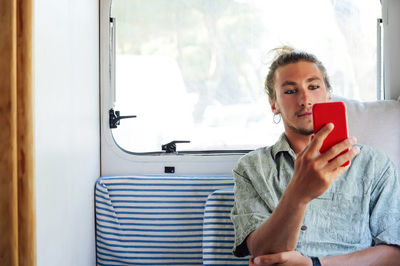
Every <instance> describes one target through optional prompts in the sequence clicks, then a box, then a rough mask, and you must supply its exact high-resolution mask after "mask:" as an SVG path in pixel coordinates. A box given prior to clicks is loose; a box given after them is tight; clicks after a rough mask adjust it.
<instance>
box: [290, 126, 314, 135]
mask: <svg viewBox="0 0 400 266" xmlns="http://www.w3.org/2000/svg"><path fill="white" fill-rule="evenodd" d="M288 127H289V128H290V129H291V130H293V132H295V133H297V134H300V135H303V136H310V135H312V134H313V133H314V129H307V128H297V127H294V126H292V125H288Z"/></svg>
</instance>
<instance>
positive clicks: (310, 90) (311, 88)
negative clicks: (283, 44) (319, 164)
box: [270, 61, 330, 135]
mask: <svg viewBox="0 0 400 266" xmlns="http://www.w3.org/2000/svg"><path fill="white" fill-rule="evenodd" d="M274 89H275V95H276V97H275V100H274V101H270V103H271V109H272V111H273V112H274V114H281V116H282V120H283V123H284V126H285V132H287V133H288V131H291V132H292V133H296V134H301V135H310V134H312V133H313V123H312V106H313V105H314V104H315V103H320V102H326V101H327V100H330V96H329V94H328V91H327V88H326V85H325V82H324V76H323V74H322V72H321V71H320V70H319V68H318V67H317V66H316V65H315V64H314V63H310V62H306V61H300V62H298V63H294V64H288V65H286V66H283V67H278V68H277V69H276V71H275V76H274ZM328 96H329V97H328Z"/></svg>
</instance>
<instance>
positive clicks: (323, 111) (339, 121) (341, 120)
mask: <svg viewBox="0 0 400 266" xmlns="http://www.w3.org/2000/svg"><path fill="white" fill-rule="evenodd" d="M312 114H313V123H314V133H317V132H318V131H319V130H320V129H321V128H322V127H323V126H324V125H326V124H328V123H333V124H334V126H335V127H334V128H333V130H332V132H331V133H329V135H328V136H327V137H326V139H325V141H324V142H323V144H322V147H321V149H320V150H319V151H320V152H321V153H323V152H324V151H326V150H327V149H329V148H330V147H332V146H333V145H335V144H337V143H339V142H341V141H343V140H345V139H347V138H348V137H349V133H348V130H347V114H346V105H345V104H344V102H326V103H316V104H314V105H313V109H312ZM348 150H349V149H346V150H344V151H342V152H341V153H340V154H339V155H341V154H343V153H345V152H347V151H348ZM339 155H338V156H339ZM336 157H337V156H336ZM336 157H335V158H336ZM335 158H333V159H335ZM333 159H332V160H333ZM349 164H350V161H347V162H345V163H344V164H343V165H342V166H347V165H349Z"/></svg>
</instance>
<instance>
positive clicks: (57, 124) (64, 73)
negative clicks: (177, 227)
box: [34, 0, 100, 266]
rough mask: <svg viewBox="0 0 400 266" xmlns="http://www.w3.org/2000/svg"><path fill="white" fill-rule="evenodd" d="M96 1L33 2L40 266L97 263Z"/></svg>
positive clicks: (97, 34)
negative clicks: (94, 195) (95, 211)
mask: <svg viewBox="0 0 400 266" xmlns="http://www.w3.org/2000/svg"><path fill="white" fill-rule="evenodd" d="M98 5H99V4H98V1H97V0H85V1H79V0H57V1H51V0H35V1H34V71H35V74H34V77H35V86H34V87H35V92H34V93H35V109H34V111H35V149H36V152H35V156H36V158H35V160H36V170H35V175H36V177H35V178H36V223H37V224H36V226H37V265H40V266H46V265H49V266H50V265H58V266H62V265H85V266H86V265H94V264H95V236H94V210H93V208H94V207H93V206H94V205H93V198H94V197H93V189H94V182H95V180H96V178H97V177H98V176H99V173H100V170H99V169H100V160H99V158H100V147H99V143H100V139H99V81H98V80H99V74H98V73H99V59H98V57H99V49H98V46H99V44H98V40H99V39H98V36H99V31H98V28H99V27H98V10H99V9H98Z"/></svg>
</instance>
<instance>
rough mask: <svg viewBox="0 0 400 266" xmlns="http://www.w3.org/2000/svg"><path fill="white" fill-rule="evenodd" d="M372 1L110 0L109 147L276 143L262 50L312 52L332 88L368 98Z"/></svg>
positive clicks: (372, 72)
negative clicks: (117, 120)
mask: <svg viewBox="0 0 400 266" xmlns="http://www.w3.org/2000/svg"><path fill="white" fill-rule="evenodd" d="M380 13H381V6H380V2H379V1H377V0H368V1H365V0H358V1H349V0H331V1H328V0H324V1H321V0H313V1H297V0H281V1H276V0H274V1H265V0H247V1H244V0H210V1H205V0H187V1H185V0H169V1H165V0H113V1H112V6H111V16H112V17H113V18H114V26H115V29H116V40H115V41H116V42H115V44H116V49H115V73H116V74H115V82H116V83H115V84H116V92H115V94H116V96H115V109H116V110H119V111H120V113H121V115H137V117H136V118H133V119H124V120H122V121H121V124H120V125H119V126H118V128H116V129H113V136H114V139H115V141H116V142H117V144H118V145H119V146H120V147H122V148H123V149H125V150H127V151H131V152H135V153H143V152H154V151H160V150H161V145H162V144H166V143H168V142H171V141H174V140H189V141H190V143H185V144H178V145H177V147H178V148H177V149H178V150H179V151H184V150H186V151H196V150H197V151H205V150H247V149H254V148H256V147H259V146H264V145H270V144H272V143H274V142H275V141H276V140H277V138H278V137H279V135H280V134H281V132H283V126H282V122H281V123H280V124H278V125H276V124H274V123H273V117H272V112H271V111H270V107H269V104H268V98H267V96H266V94H265V93H264V89H263V84H264V79H265V77H266V75H267V71H268V67H267V66H268V64H269V63H270V60H271V54H270V53H268V51H269V50H271V49H273V48H275V47H279V46H282V45H290V46H293V47H295V48H297V49H302V50H306V51H308V52H311V53H313V54H315V55H316V56H317V57H318V58H319V59H320V60H321V61H322V62H323V63H324V64H325V66H326V68H327V70H328V74H329V76H330V78H331V83H332V87H333V93H334V94H336V95H339V96H344V97H347V98H353V99H358V100H365V101H366V100H375V99H376V95H377V93H376V84H377V74H376V73H377V63H376V61H377V60H376V56H377V52H376V51H377V32H376V21H377V18H379V17H381V14H380Z"/></svg>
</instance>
